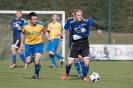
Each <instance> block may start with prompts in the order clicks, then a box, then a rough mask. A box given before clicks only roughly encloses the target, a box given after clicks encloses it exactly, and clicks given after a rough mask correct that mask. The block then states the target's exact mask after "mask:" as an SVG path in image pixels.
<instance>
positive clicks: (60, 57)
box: [54, 52, 63, 60]
mask: <svg viewBox="0 0 133 88" xmlns="http://www.w3.org/2000/svg"><path fill="white" fill-rule="evenodd" d="M54 56H55V57H57V58H59V59H60V60H62V59H63V57H62V56H61V55H59V54H57V53H56V52H54Z"/></svg>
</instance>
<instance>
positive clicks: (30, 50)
mask: <svg viewBox="0 0 133 88" xmlns="http://www.w3.org/2000/svg"><path fill="white" fill-rule="evenodd" d="M43 46H44V44H43V42H42V43H39V44H35V45H29V44H25V57H28V56H31V55H33V54H34V53H40V54H43Z"/></svg>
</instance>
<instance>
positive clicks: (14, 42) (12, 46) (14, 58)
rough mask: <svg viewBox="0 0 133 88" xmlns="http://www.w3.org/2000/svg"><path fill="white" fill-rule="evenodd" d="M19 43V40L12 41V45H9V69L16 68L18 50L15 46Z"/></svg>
mask: <svg viewBox="0 0 133 88" xmlns="http://www.w3.org/2000/svg"><path fill="white" fill-rule="evenodd" d="M18 43H19V40H17V39H13V43H12V45H11V52H12V65H11V66H10V68H14V67H16V66H17V65H16V49H18V46H17V44H18Z"/></svg>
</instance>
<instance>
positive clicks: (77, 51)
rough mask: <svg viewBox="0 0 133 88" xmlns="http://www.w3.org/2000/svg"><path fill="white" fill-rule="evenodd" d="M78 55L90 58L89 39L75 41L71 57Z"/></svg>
mask: <svg viewBox="0 0 133 88" xmlns="http://www.w3.org/2000/svg"><path fill="white" fill-rule="evenodd" d="M78 55H81V56H82V57H86V58H90V52H89V43H88V40H84V41H74V42H73V43H72V45H71V49H70V53H69V58H78Z"/></svg>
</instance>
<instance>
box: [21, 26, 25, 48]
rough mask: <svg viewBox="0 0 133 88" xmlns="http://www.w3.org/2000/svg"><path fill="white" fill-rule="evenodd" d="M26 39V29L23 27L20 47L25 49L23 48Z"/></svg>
mask: <svg viewBox="0 0 133 88" xmlns="http://www.w3.org/2000/svg"><path fill="white" fill-rule="evenodd" d="M24 39H25V30H24V28H23V29H22V32H21V43H20V49H23V48H24Z"/></svg>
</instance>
